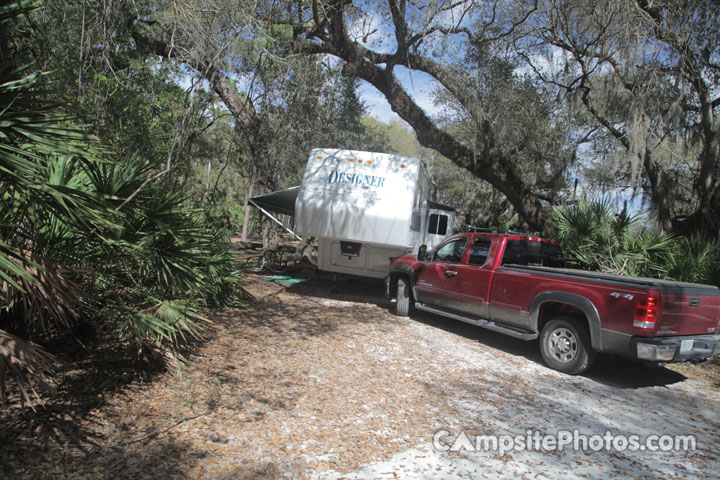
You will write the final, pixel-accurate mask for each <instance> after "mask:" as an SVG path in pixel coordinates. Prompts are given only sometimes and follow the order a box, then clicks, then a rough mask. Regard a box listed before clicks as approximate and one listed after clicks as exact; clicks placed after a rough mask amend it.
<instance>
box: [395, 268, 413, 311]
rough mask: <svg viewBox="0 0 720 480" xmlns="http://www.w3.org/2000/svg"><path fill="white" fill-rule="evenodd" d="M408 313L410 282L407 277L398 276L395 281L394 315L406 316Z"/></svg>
mask: <svg viewBox="0 0 720 480" xmlns="http://www.w3.org/2000/svg"><path fill="white" fill-rule="evenodd" d="M409 313H410V283H409V282H408V280H407V278H405V277H400V278H398V282H397V302H396V303H395V315H399V316H401V317H407V316H408V314H409Z"/></svg>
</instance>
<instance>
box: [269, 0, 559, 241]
mask: <svg viewBox="0 0 720 480" xmlns="http://www.w3.org/2000/svg"><path fill="white" fill-rule="evenodd" d="M496 3H497V2H469V1H468V2H449V1H448V2H445V1H439V2H420V3H413V2H407V1H406V0H387V1H383V0H379V1H373V2H359V1H355V2H353V1H351V0H329V1H317V0H315V1H312V2H302V3H299V2H288V3H286V4H273V5H271V6H268V7H267V8H266V9H265V10H264V11H261V12H260V15H261V18H262V19H263V20H264V21H267V22H274V23H276V24H278V23H283V24H285V25H289V26H291V27H292V29H293V37H294V40H295V48H296V51H298V52H302V53H303V54H307V55H321V56H326V55H330V56H332V57H335V58H337V59H340V60H341V62H342V73H343V75H345V76H348V77H353V78H359V79H362V80H364V81H366V82H368V83H369V84H371V85H372V86H373V87H375V88H376V89H377V90H378V91H379V92H380V93H382V94H383V95H384V97H385V98H386V99H387V101H388V102H389V104H390V106H391V108H392V110H393V111H394V112H395V113H397V114H398V115H399V116H400V117H401V118H402V119H403V120H405V121H406V122H407V123H408V124H409V125H410V126H411V127H412V128H413V129H414V131H415V133H416V135H417V138H418V141H419V142H420V144H421V145H423V146H424V147H427V148H431V149H433V150H435V151H437V152H438V153H440V154H442V155H443V156H445V157H447V158H449V159H450V160H452V161H453V162H454V163H455V164H456V165H458V166H460V167H463V168H465V169H467V170H468V171H470V172H471V173H472V174H473V175H475V176H477V177H479V178H481V179H483V180H485V181H487V182H488V183H490V184H491V185H492V186H493V187H494V188H496V189H497V190H499V191H500V192H502V193H503V194H504V195H505V197H507V199H508V201H509V202H510V203H511V204H512V205H513V207H514V208H515V210H516V211H517V212H518V214H519V216H520V217H521V219H522V220H523V221H524V222H525V223H526V224H527V225H528V226H529V227H530V228H532V229H534V230H539V231H543V232H545V233H548V223H547V218H548V206H549V205H550V204H551V203H553V202H554V201H555V200H556V195H555V194H556V193H557V190H558V187H557V185H556V183H557V181H558V180H559V179H562V174H563V167H562V166H561V165H558V162H556V161H555V160H557V155H556V153H557V151H552V152H551V150H549V149H548V148H546V147H547V146H546V145H539V144H538V143H537V142H536V140H537V139H538V137H537V136H536V135H532V136H530V137H528V136H526V135H523V132H519V131H514V130H513V127H514V126H513V120H519V119H522V120H525V119H529V120H531V121H534V120H535V119H537V118H540V117H542V118H541V120H540V121H541V122H546V125H547V127H548V129H549V131H552V129H553V127H552V118H551V117H550V116H548V115H542V110H543V108H546V107H545V106H544V105H543V102H544V101H545V100H544V99H539V100H538V103H536V104H533V103H532V102H533V100H532V99H531V100H530V104H529V105H523V104H522V102H514V103H513V102H508V103H507V104H506V106H505V108H497V104H492V102H488V101H487V100H488V99H489V96H488V95H487V93H488V92H487V90H486V89H485V85H483V84H482V82H478V72H479V71H480V70H482V69H484V68H486V67H488V65H489V64H490V62H493V61H495V59H496V58H497V57H498V56H499V54H497V55H496V53H495V52H494V51H493V50H492V48H489V47H488V46H491V44H492V42H494V41H496V40H498V41H499V40H500V39H502V38H504V37H506V36H508V35H510V34H511V33H513V31H514V30H515V28H516V27H517V26H518V25H519V24H522V22H524V21H525V20H526V19H527V18H528V16H529V15H530V14H531V13H532V12H533V11H534V4H533V3H532V2H512V3H513V7H515V8H513V9H510V8H505V9H502V10H500V9H497V8H496V7H497V5H496ZM478 53H481V54H480V55H478ZM401 69H409V70H411V71H412V72H416V74H417V72H422V73H423V74H425V75H429V76H430V77H432V78H433V79H435V80H436V81H437V82H438V83H439V84H440V85H441V86H442V88H443V90H444V94H445V95H446V96H449V97H450V100H449V102H450V103H452V104H453V107H454V108H455V118H454V119H453V121H452V122H451V123H453V125H451V126H454V127H460V126H462V125H464V126H465V127H467V128H464V129H462V128H456V130H458V131H453V129H452V128H447V124H446V125H443V124H441V123H440V122H438V121H434V120H433V119H431V118H430V117H429V116H428V114H427V112H425V111H424V110H423V109H422V108H421V107H420V105H418V103H417V102H416V101H415V100H414V99H413V97H412V96H411V94H410V92H409V90H408V86H407V84H404V83H402V82H401V81H400V79H399V77H398V71H400V70H401ZM506 79H507V81H508V82H509V83H510V84H509V85H508V89H507V91H513V90H514V92H513V95H514V97H513V98H518V99H519V98H520V97H521V96H522V95H520V94H519V91H520V90H522V88H523V80H522V79H521V78H518V77H517V76H515V75H514V74H513V73H512V72H510V74H509V75H507V77H506ZM497 93H501V90H500V89H498V90H497ZM526 106H527V107H528V108H525V107H526ZM517 108H520V111H518V110H517ZM515 123H518V122H515ZM520 123H522V122H520ZM528 130H529V129H528ZM523 157H525V160H526V161H518V159H522V158H523ZM531 158H532V159H533V162H534V168H533V169H532V170H530V171H528V169H527V168H525V167H527V160H528V159H531ZM561 163H562V162H561Z"/></svg>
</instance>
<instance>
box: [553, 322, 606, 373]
mask: <svg viewBox="0 0 720 480" xmlns="http://www.w3.org/2000/svg"><path fill="white" fill-rule="evenodd" d="M540 353H542V356H543V359H544V360H545V363H547V365H548V366H549V367H550V368H552V369H554V370H558V371H560V372H563V373H567V374H569V375H575V374H578V373H582V372H584V371H585V370H587V369H588V368H590V365H591V364H592V362H593V360H595V351H594V350H593V349H592V347H591V346H590V334H589V332H588V330H587V328H586V327H585V325H583V324H581V323H579V322H577V321H575V320H573V319H572V318H568V317H556V318H554V319H552V320H550V321H549V322H548V323H547V324H545V326H544V327H543V329H542V334H541V335H540Z"/></svg>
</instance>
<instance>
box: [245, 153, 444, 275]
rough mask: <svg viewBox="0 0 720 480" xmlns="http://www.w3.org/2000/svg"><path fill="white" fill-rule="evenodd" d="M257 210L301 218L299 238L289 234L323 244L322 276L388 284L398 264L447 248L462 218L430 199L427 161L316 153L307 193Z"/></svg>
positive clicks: (291, 192) (265, 201)
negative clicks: (444, 243)
mask: <svg viewBox="0 0 720 480" xmlns="http://www.w3.org/2000/svg"><path fill="white" fill-rule="evenodd" d="M293 200H294V205H293V204H292V202H293ZM251 203H252V204H253V205H255V206H256V207H258V208H259V209H260V210H262V211H263V213H265V214H269V212H278V213H285V214H294V216H295V229H294V231H293V230H292V229H290V228H289V227H287V226H285V228H286V229H288V230H289V231H291V232H292V233H294V234H296V235H298V236H302V237H303V238H304V239H308V238H310V237H314V238H316V239H317V240H318V253H317V266H318V268H319V269H320V270H323V271H327V272H336V273H344V274H351V275H358V276H363V277H373V278H384V277H385V275H386V274H387V272H388V267H389V265H390V262H391V258H393V257H398V256H400V255H403V254H405V253H408V252H410V251H413V250H416V249H417V247H419V246H420V245H422V244H425V245H427V246H428V248H431V247H432V246H434V245H436V244H437V243H439V242H440V241H441V240H442V239H444V238H445V237H446V236H448V235H450V234H451V233H452V226H453V223H454V219H455V211H454V209H453V208H451V207H447V206H444V205H441V204H439V203H436V202H432V201H431V200H430V180H429V178H428V175H427V172H426V171H425V168H424V166H423V164H422V162H421V161H420V160H418V159H416V158H411V157H403V156H399V155H393V154H387V153H373V152H362V151H355V150H338V149H315V150H313V151H312V152H311V153H310V158H309V159H308V163H307V167H306V168H305V173H304V175H303V179H302V184H301V185H300V186H299V187H294V188H291V189H287V190H282V191H280V192H274V193H270V194H266V195H260V196H257V197H254V198H252V199H251ZM271 218H273V217H272V216H271ZM275 221H278V220H277V219H275ZM278 223H281V222H279V221H278ZM283 226H284V225H283Z"/></svg>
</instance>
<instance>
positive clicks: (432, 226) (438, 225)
mask: <svg viewBox="0 0 720 480" xmlns="http://www.w3.org/2000/svg"><path fill="white" fill-rule="evenodd" d="M447 226H448V216H447V215H439V214H437V213H433V214H432V215H430V222H429V225H428V233H431V234H433V235H445V234H446V233H447Z"/></svg>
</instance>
